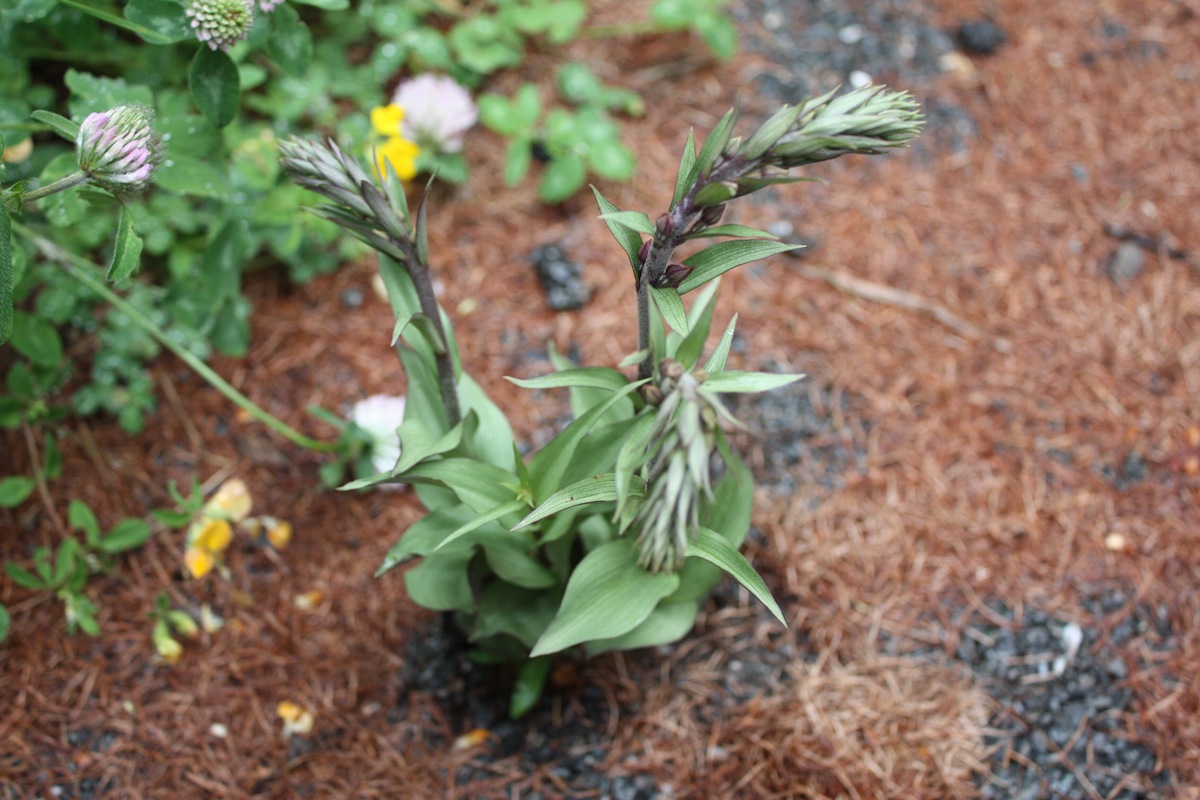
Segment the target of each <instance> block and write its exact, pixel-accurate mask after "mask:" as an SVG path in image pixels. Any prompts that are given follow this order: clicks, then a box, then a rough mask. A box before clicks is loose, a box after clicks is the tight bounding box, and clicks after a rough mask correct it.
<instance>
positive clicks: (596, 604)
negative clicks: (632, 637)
mask: <svg viewBox="0 0 1200 800" xmlns="http://www.w3.org/2000/svg"><path fill="white" fill-rule="evenodd" d="M632 545H633V543H632V541H631V540H630V539H628V538H626V539H618V540H616V541H613V542H609V543H608V544H606V545H604V546H602V547H599V548H597V549H595V550H593V551H592V552H590V553H588V554H587V555H586V556H584V558H583V560H582V561H580V562H579V566H577V567H576V568H575V571H574V572H573V573H572V574H571V579H570V580H569V581H568V582H567V591H566V593H565V594H564V595H563V601H562V605H561V606H560V607H559V610H558V614H557V615H555V617H554V620H553V621H552V622H551V623H550V626H549V627H548V628H547V629H546V632H545V633H543V634H542V636H541V638H540V639H538V642H537V645H535V646H534V648H533V652H531V653H530V656H531V657H536V656H541V655H546V654H548V653H557V652H558V651H560V650H565V649H566V648H568V647H572V646H574V645H577V644H580V643H581V642H586V641H589V640H595V639H611V638H614V637H616V636H621V635H623V634H625V633H628V632H629V631H631V630H633V629H634V628H636V627H637V626H638V625H640V624H641V623H642V622H643V621H644V620H645V619H646V618H647V617H649V616H650V613H651V612H652V611H653V610H654V607H655V606H656V605H658V601H659V600H661V599H662V598H664V597H666V596H667V595H669V594H670V593H671V592H673V591H675V589H676V587H678V585H679V576H677V575H673V574H670V573H660V574H658V575H653V574H651V573H649V572H646V571H645V570H644V569H642V568H641V567H639V566H638V565H637V555H636V553H635V552H634V549H633V546H632ZM735 552H736V551H735ZM756 577H757V576H756Z"/></svg>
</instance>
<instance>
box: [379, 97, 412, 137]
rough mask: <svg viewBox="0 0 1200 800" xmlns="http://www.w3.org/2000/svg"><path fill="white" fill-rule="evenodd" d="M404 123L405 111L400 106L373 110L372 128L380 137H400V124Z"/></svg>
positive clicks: (381, 107)
mask: <svg viewBox="0 0 1200 800" xmlns="http://www.w3.org/2000/svg"><path fill="white" fill-rule="evenodd" d="M403 121H404V109H403V108H401V107H400V106H398V105H395V104H392V105H389V106H378V107H376V108H372V109H371V127H372V128H374V129H375V132H376V133H378V134H379V135H380V136H389V137H390V136H399V135H400V123H401V122H403Z"/></svg>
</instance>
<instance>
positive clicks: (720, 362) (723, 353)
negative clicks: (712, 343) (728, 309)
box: [704, 314, 738, 375]
mask: <svg viewBox="0 0 1200 800" xmlns="http://www.w3.org/2000/svg"><path fill="white" fill-rule="evenodd" d="M737 321H738V317H737V314H734V315H733V319H731V320H729V327H728V328H726V329H725V333H724V334H722V335H721V341H719V342H717V347H716V349H715V350H713V351H712V353H710V354H709V356H708V360H707V361H705V362H704V371H705V372H707V373H708V374H709V375H712V374H713V373H716V372H720V371H721V370H723V369H725V361H726V359H728V358H729V348H730V347H731V346H732V345H733V329H734V328H736V327H737Z"/></svg>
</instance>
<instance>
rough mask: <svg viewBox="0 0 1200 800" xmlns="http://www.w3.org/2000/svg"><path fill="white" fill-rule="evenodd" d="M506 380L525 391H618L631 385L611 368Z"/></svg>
mask: <svg viewBox="0 0 1200 800" xmlns="http://www.w3.org/2000/svg"><path fill="white" fill-rule="evenodd" d="M505 380H507V381H510V382H512V383H515V384H516V385H517V386H520V387H522V388H524V389H559V388H563V387H580V388H587V389H609V390H611V391H617V390H618V389H621V388H623V387H625V386H627V385H628V384H629V379H628V378H626V377H625V376H624V375H622V374H621V373H620V372H617V371H616V370H615V369H612V368H610V367H577V368H575V369H567V370H563V371H562V372H554V373H551V374H550V375H543V376H541V377H540V378H510V377H508V376H505Z"/></svg>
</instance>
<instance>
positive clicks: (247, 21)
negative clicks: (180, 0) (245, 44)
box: [184, 0, 254, 50]
mask: <svg viewBox="0 0 1200 800" xmlns="http://www.w3.org/2000/svg"><path fill="white" fill-rule="evenodd" d="M184 13H185V14H187V16H188V19H190V20H191V21H192V28H193V29H194V30H195V31H196V38H197V39H199V40H200V41H201V42H203V43H204V44H207V45H208V47H209V49H210V50H217V49H220V50H228V49H229V48H230V47H231V46H233V45H235V44H237V43H238V42H240V41H241V40H242V39H245V38H246V34H248V33H250V26H251V25H252V24H253V23H254V3H253V2H252V0H194V1H193V2H192V4H191V5H189V6H188V7H187V9H186V10H185V11H184Z"/></svg>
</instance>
